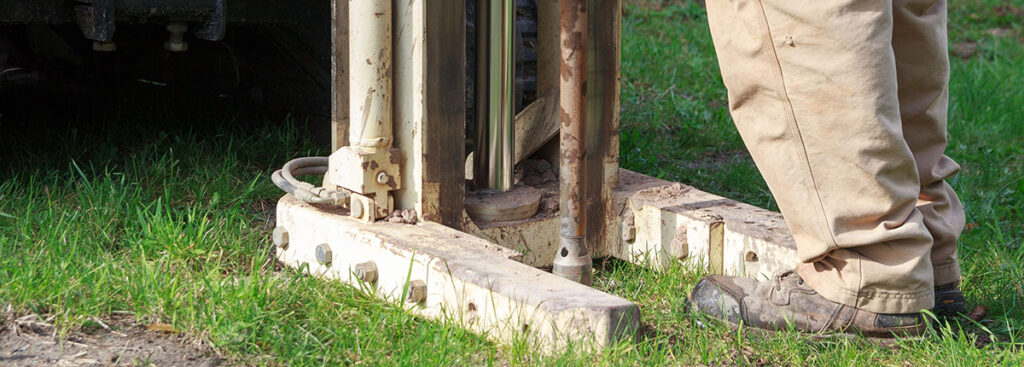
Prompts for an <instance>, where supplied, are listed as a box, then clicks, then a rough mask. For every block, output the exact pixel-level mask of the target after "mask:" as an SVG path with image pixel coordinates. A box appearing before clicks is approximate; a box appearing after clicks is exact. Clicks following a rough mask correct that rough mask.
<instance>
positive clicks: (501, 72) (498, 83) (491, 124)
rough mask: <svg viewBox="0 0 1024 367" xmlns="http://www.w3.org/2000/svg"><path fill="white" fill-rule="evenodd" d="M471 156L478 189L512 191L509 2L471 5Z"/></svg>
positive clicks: (512, 64) (512, 75)
mask: <svg viewBox="0 0 1024 367" xmlns="http://www.w3.org/2000/svg"><path fill="white" fill-rule="evenodd" d="M476 6H477V7H476V32H477V33H476V42H477V47H476V91H475V92H476V126H477V138H476V153H475V154H474V162H473V165H474V168H473V178H474V180H475V181H476V184H477V186H478V187H480V188H486V189H491V190H495V191H499V192H500V191H507V190H509V189H511V188H512V175H513V169H514V166H515V153H514V152H513V149H514V147H515V145H514V142H515V136H514V131H515V130H514V128H515V125H514V122H515V109H514V108H515V103H514V102H515V101H514V99H513V98H514V90H515V43H514V42H515V0H477V3H476Z"/></svg>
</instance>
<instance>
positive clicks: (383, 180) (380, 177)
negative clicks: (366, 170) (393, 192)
mask: <svg viewBox="0 0 1024 367" xmlns="http://www.w3.org/2000/svg"><path fill="white" fill-rule="evenodd" d="M390 180H391V176H388V173H387V172H384V171H380V172H377V183H379V184H381V185H387V184H388V181H390Z"/></svg>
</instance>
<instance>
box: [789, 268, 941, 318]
mask: <svg viewBox="0 0 1024 367" xmlns="http://www.w3.org/2000/svg"><path fill="white" fill-rule="evenodd" d="M796 271H797V274H799V275H800V277H801V278H803V279H804V282H806V283H807V285H809V286H810V287H811V288H812V289H814V290H815V291H816V292H818V294H820V295H821V296H822V297H825V299H827V300H829V301H832V302H836V303H840V304H844V305H847V306H850V307H853V308H856V309H859V310H865V311H870V312H875V313H887V314H905V313H917V312H921V310H928V309H931V308H932V307H935V289H933V288H927V289H924V290H921V291H918V292H900V291H887V290H881V289H851V288H849V287H846V286H845V285H844V284H843V283H842V282H841V280H840V278H839V274H838V273H836V272H835V270H831V271H822V272H819V271H817V270H816V269H815V267H814V264H808V263H802V264H800V265H797V267H796Z"/></svg>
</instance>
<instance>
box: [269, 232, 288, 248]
mask: <svg viewBox="0 0 1024 367" xmlns="http://www.w3.org/2000/svg"><path fill="white" fill-rule="evenodd" d="M273 238H274V245H275V246H277V247H280V248H281V249H282V250H283V249H286V248H288V241H289V240H290V239H289V238H288V230H287V229H285V228H284V227H277V228H274V234H273Z"/></svg>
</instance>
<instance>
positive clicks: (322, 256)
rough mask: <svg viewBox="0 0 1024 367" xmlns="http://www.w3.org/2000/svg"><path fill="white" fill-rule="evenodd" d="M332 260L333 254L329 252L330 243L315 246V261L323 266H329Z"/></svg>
mask: <svg viewBox="0 0 1024 367" xmlns="http://www.w3.org/2000/svg"><path fill="white" fill-rule="evenodd" d="M332 260H334V254H333V253H332V252H331V246H330V245H328V244H326V243H321V244H320V245H318V246H317V247H316V261H318V262H320V264H323V265H324V266H331V261H332Z"/></svg>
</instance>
